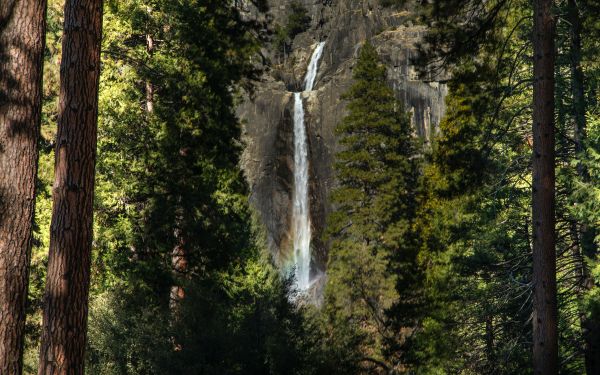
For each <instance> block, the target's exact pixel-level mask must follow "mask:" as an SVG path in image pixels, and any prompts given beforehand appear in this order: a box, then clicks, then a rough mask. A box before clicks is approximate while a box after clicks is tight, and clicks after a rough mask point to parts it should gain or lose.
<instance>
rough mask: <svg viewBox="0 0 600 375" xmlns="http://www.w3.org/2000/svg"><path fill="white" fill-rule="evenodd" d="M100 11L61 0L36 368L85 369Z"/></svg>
mask: <svg viewBox="0 0 600 375" xmlns="http://www.w3.org/2000/svg"><path fill="white" fill-rule="evenodd" d="M102 12H103V8H102V1H101V0H68V1H66V2H65V8H64V28H63V29H64V34H63V49H62V61H61V76H60V86H61V91H60V102H59V119H58V133H57V139H56V150H55V180H54V189H53V197H52V198H53V207H52V224H51V229H50V231H51V233H50V252H49V259H48V275H47V282H46V292H45V297H44V322H43V327H42V343H41V347H40V362H39V363H40V364H39V368H38V373H39V374H40V375H66V374H83V372H84V359H85V346H86V338H87V315H88V295H89V288H90V264H91V256H92V239H93V235H92V226H93V201H94V180H95V162H96V135H97V124H98V85H99V82H100V44H101V39H102V35H101V34H102V32H101V31H102Z"/></svg>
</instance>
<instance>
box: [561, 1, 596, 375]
mask: <svg viewBox="0 0 600 375" xmlns="http://www.w3.org/2000/svg"><path fill="white" fill-rule="evenodd" d="M567 7H568V9H567V17H568V20H569V23H570V31H571V33H570V34H571V35H570V39H571V48H570V51H569V57H570V67H571V94H572V96H573V104H572V108H573V120H574V121H573V125H574V137H573V139H574V142H575V153H576V154H577V157H580V156H582V155H583V153H584V145H583V141H584V140H585V137H586V135H585V133H586V127H587V123H586V118H585V115H586V100H585V88H584V75H583V70H582V68H581V56H582V52H581V27H582V25H581V17H580V14H579V7H578V5H577V2H576V1H575V0H569V2H568V5H567ZM577 174H578V175H579V177H580V178H581V179H582V180H583V181H586V182H588V181H589V179H590V176H589V173H588V171H587V169H586V167H585V165H583V164H582V163H578V164H577ZM578 232H579V241H578V242H579V246H580V247H581V253H582V254H581V255H583V256H584V257H587V258H590V259H595V258H596V256H597V250H598V249H597V247H596V243H595V242H594V239H595V237H596V233H595V231H594V229H593V228H591V227H590V226H588V225H587V224H586V223H581V224H579V230H578ZM581 258H583V257H581ZM580 267H581V271H580V273H581V276H582V289H583V290H589V289H591V288H592V287H593V286H594V281H593V279H592V277H591V275H590V272H589V270H588V269H587V265H586V263H585V259H584V258H583V259H582V261H581V262H580ZM580 316H581V328H582V336H583V340H584V356H585V367H586V373H587V374H588V375H591V374H595V375H596V374H600V323H598V322H596V321H595V319H593V318H592V319H589V318H588V317H587V316H586V314H585V312H582V313H581V314H580Z"/></svg>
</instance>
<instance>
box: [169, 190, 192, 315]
mask: <svg viewBox="0 0 600 375" xmlns="http://www.w3.org/2000/svg"><path fill="white" fill-rule="evenodd" d="M178 202H179V203H178V204H179V205H181V199H178ZM182 226H183V209H182V208H181V207H179V208H177V217H176V223H175V229H174V230H173V236H174V238H175V247H173V251H172V252H171V267H172V272H173V280H174V281H175V284H174V285H172V286H171V295H170V301H169V306H170V308H171V313H172V314H173V318H174V320H177V318H178V314H179V306H180V304H181V301H183V299H184V298H185V290H184V289H183V287H182V286H181V281H182V280H183V279H184V278H185V277H186V275H187V272H188V260H187V252H186V241H185V236H184V234H183V228H182Z"/></svg>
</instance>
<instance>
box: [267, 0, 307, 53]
mask: <svg viewBox="0 0 600 375" xmlns="http://www.w3.org/2000/svg"><path fill="white" fill-rule="evenodd" d="M289 6H290V12H289V13H288V17H287V20H286V24H285V26H281V25H278V24H276V25H275V30H274V31H275V36H274V38H273V45H274V46H275V50H276V51H278V52H280V53H284V54H286V53H289V51H291V48H292V46H291V45H292V42H293V40H294V38H295V37H296V35H298V34H300V33H303V32H305V31H306V30H308V28H309V27H310V22H311V18H310V16H309V14H308V10H307V9H306V8H305V7H304V5H302V3H300V2H299V1H297V0H294V1H292V2H291V4H290V5H289Z"/></svg>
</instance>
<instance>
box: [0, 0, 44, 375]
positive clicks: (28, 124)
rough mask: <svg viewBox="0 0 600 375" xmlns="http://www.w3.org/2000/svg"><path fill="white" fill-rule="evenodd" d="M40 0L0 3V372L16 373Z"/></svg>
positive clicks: (33, 161) (37, 89) (30, 201)
mask: <svg viewBox="0 0 600 375" xmlns="http://www.w3.org/2000/svg"><path fill="white" fill-rule="evenodd" d="M45 13H46V1H45V0H12V1H10V0H4V1H2V3H1V4H0V374H7V375H14V374H21V373H22V358H23V335H24V328H25V303H26V301H27V284H28V283H27V281H28V277H29V274H28V273H29V259H30V252H31V243H32V222H33V214H34V202H35V180H36V171H37V159H38V147H37V144H38V137H39V129H40V121H41V110H42V65H43V52H44V37H45V27H46V25H45V22H46V21H45V19H46V14H45Z"/></svg>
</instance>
